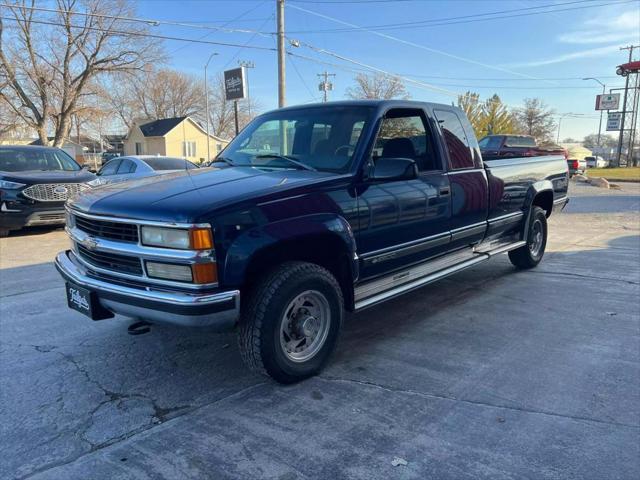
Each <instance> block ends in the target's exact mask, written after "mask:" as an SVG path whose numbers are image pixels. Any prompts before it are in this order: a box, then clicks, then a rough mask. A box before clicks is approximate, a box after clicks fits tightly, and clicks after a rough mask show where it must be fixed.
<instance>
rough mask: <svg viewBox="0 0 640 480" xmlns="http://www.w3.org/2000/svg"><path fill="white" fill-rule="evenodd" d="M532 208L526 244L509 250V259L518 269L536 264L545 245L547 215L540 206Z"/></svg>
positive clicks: (542, 253)
mask: <svg viewBox="0 0 640 480" xmlns="http://www.w3.org/2000/svg"><path fill="white" fill-rule="evenodd" d="M532 208H533V211H532V212H531V217H530V218H529V227H528V234H527V243H526V245H523V246H522V247H520V248H517V249H515V250H511V251H510V252H509V260H511V263H513V264H514V265H515V266H516V267H517V268H520V269H527V268H533V267H535V266H536V265H538V264H539V263H540V261H541V260H542V257H543V255H544V250H545V248H546V246H547V215H546V213H545V211H544V210H543V209H542V208H540V207H532Z"/></svg>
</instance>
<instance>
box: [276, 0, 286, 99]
mask: <svg viewBox="0 0 640 480" xmlns="http://www.w3.org/2000/svg"><path fill="white" fill-rule="evenodd" d="M276 10H277V22H278V107H279V108H282V107H284V106H285V104H286V99H285V94H286V78H285V74H286V72H285V61H286V59H285V55H286V52H285V50H284V0H276Z"/></svg>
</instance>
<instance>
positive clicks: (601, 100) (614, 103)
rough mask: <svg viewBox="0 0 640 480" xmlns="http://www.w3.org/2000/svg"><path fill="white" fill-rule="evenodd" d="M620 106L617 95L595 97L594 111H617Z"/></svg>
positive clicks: (609, 94)
mask: <svg viewBox="0 0 640 480" xmlns="http://www.w3.org/2000/svg"><path fill="white" fill-rule="evenodd" d="M619 105H620V94H619V93H608V94H605V95H596V110H617V109H618V106H619Z"/></svg>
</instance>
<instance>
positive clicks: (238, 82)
mask: <svg viewBox="0 0 640 480" xmlns="http://www.w3.org/2000/svg"><path fill="white" fill-rule="evenodd" d="M246 91H247V88H246V85H245V80H244V68H242V67H240V68H234V69H232V70H225V72H224V92H225V96H226V98H227V100H242V99H243V98H245V95H246Z"/></svg>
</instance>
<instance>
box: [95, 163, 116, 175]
mask: <svg viewBox="0 0 640 480" xmlns="http://www.w3.org/2000/svg"><path fill="white" fill-rule="evenodd" d="M118 165H120V159H117V160H111V161H109V162H107V164H106V165H105V166H103V167H102V168H101V169H100V175H115V174H116V170H117V169H118Z"/></svg>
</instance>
